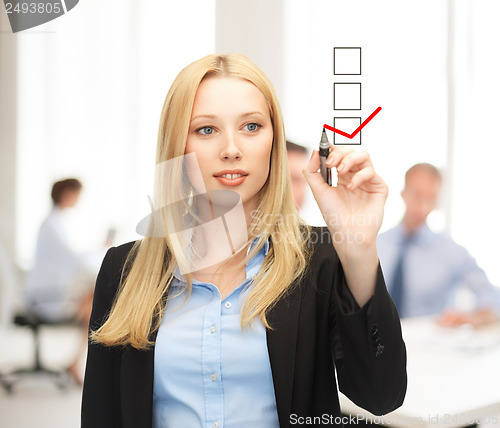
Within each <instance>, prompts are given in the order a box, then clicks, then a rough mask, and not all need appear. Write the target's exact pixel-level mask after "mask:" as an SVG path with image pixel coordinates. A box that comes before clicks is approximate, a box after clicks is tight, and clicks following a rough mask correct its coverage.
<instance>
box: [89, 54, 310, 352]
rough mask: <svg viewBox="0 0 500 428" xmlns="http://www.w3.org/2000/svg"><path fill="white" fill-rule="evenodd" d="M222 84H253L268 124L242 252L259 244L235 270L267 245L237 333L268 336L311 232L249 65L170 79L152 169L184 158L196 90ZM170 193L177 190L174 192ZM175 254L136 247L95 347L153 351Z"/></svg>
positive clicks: (274, 102) (265, 82)
mask: <svg viewBox="0 0 500 428" xmlns="http://www.w3.org/2000/svg"><path fill="white" fill-rule="evenodd" d="M221 77H229V78H240V79H244V80H247V81H249V82H251V83H253V84H254V85H255V86H256V87H257V88H258V89H259V90H260V91H261V92H262V94H263V95H264V97H265V99H266V101H267V104H268V106H269V114H270V117H271V121H272V124H273V143H272V150H271V161H270V170H269V176H268V178H267V181H266V182H265V184H264V185H263V187H262V189H261V190H260V191H259V204H258V208H257V210H255V211H254V212H253V213H252V216H253V218H252V222H251V224H250V226H249V228H248V236H249V240H248V242H247V245H248V244H249V243H250V242H251V241H252V240H253V239H254V238H256V237H258V240H257V242H256V244H255V245H254V246H253V247H252V250H251V251H250V252H249V253H248V255H246V257H245V259H244V260H243V261H241V262H240V263H239V264H237V266H236V267H235V268H234V270H236V269H241V268H242V267H243V266H245V265H246V263H247V262H248V261H249V260H250V259H252V258H253V256H254V255H255V254H256V253H257V252H258V251H259V250H260V249H261V248H262V247H263V246H264V244H265V242H266V241H267V240H268V238H270V247H269V252H268V254H267V256H266V257H265V259H264V262H263V265H262V268H261V269H260V271H259V273H258V275H257V277H256V278H255V280H254V283H253V287H252V289H251V290H250V292H249V293H248V295H247V296H246V298H245V301H244V304H243V307H242V310H241V327H242V329H245V328H246V327H248V326H250V325H251V324H252V323H253V321H254V320H255V318H256V317H258V318H259V319H260V321H261V322H262V323H263V324H264V326H265V327H266V328H272V326H271V325H270V324H269V323H268V320H267V319H266V315H267V314H268V311H269V310H270V309H271V308H272V307H273V306H274V305H275V304H276V303H277V302H278V300H279V299H280V298H282V297H283V296H284V295H285V294H286V293H287V291H289V290H290V288H291V287H292V285H293V284H294V283H295V282H296V280H298V279H299V278H300V277H301V276H303V275H304V273H305V271H306V267H307V265H308V260H309V257H310V251H311V249H310V247H309V245H308V242H309V239H310V233H311V229H310V227H309V226H308V225H307V224H306V223H305V222H304V221H303V220H302V219H301V218H300V217H299V215H298V213H297V211H296V209H295V205H294V202H293V196H292V191H291V184H290V179H289V172H288V161H287V153H286V145H285V130H284V124H283V117H282V112H281V108H280V105H279V102H278V98H277V95H276V91H275V89H274V87H273V85H272V83H271V82H270V80H269V79H268V78H267V76H266V75H265V74H264V73H263V72H262V71H261V70H260V69H259V68H258V67H257V66H256V65H255V64H254V63H252V62H251V61H250V60H249V59H248V58H247V57H245V56H244V55H240V54H235V53H229V54H226V55H216V54H213V55H208V56H206V57H204V58H201V59H199V60H197V61H195V62H193V63H192V64H190V65H188V66H187V67H186V68H184V69H183V70H182V71H181V72H180V73H179V74H178V75H177V77H176V78H175V80H174V82H173V84H172V86H171V87H170V90H169V91H168V94H167V97H166V99H165V103H164V105H163V109H162V113H161V118H160V126H159V133H158V144H157V151H156V163H157V165H158V164H160V163H162V162H165V161H168V160H170V159H173V158H176V157H179V156H183V155H184V152H185V148H186V140H187V136H188V130H189V126H190V119H191V113H192V109H193V103H194V99H195V95H196V91H197V89H198V86H199V85H200V83H201V81H202V80H203V79H207V78H221ZM158 185H159V186H161V184H158ZM155 186H156V184H155ZM172 188H174V189H175V188H177V187H176V185H175V184H174V185H173V186H172ZM156 191H157V189H155V193H156ZM160 193H161V191H160ZM180 249H181V243H180V242H177V241H176V240H175V239H173V238H172V236H169V234H168V233H167V234H166V236H164V237H153V236H149V237H148V236H146V237H145V238H144V239H142V240H140V241H137V242H136V243H135V244H134V246H133V248H132V250H131V251H130V253H129V255H128V257H127V260H126V262H125V266H124V269H123V271H122V277H121V281H120V286H119V289H118V293H117V295H116V297H115V300H114V303H113V306H112V308H111V311H110V313H109V316H108V318H107V320H106V322H105V323H104V324H103V325H102V326H101V327H100V328H99V329H98V330H96V331H93V332H92V333H91V339H92V340H93V341H94V342H98V343H102V344H105V345H108V346H115V345H131V346H133V347H134V348H137V349H146V348H148V347H149V346H151V345H152V344H153V342H152V341H151V334H152V333H153V332H155V331H156V330H157V329H158V328H159V326H160V322H161V318H162V314H163V311H164V309H165V306H166V302H167V299H166V297H167V296H168V293H169V289H170V286H171V283H172V280H173V275H174V273H175V271H176V269H177V267H178V266H179V262H180V260H178V259H179V257H177V255H179V254H181V253H180ZM240 250H241V249H240ZM239 253H240V251H238V252H237V254H239ZM172 255H176V256H175V257H172ZM233 256H234V255H233ZM233 256H231V257H229V258H228V259H227V260H226V262H229V260H230V259H232V258H233ZM181 258H182V257H181ZM181 263H185V260H182V262H181ZM192 279H193V278H192V275H191V274H189V273H188V274H186V287H187V295H189V293H190V291H191V286H192Z"/></svg>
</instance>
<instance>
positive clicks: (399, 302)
mask: <svg viewBox="0 0 500 428" xmlns="http://www.w3.org/2000/svg"><path fill="white" fill-rule="evenodd" d="M410 241H411V238H410V237H405V238H404V239H403V241H402V243H401V246H400V249H399V257H398V261H397V263H396V267H395V269H394V275H393V277H392V287H391V297H392V300H393V301H394V304H395V305H396V308H398V313H399V317H400V318H404V317H405V313H404V310H403V309H404V308H403V301H404V267H405V259H406V253H407V251H408V247H409V243H410Z"/></svg>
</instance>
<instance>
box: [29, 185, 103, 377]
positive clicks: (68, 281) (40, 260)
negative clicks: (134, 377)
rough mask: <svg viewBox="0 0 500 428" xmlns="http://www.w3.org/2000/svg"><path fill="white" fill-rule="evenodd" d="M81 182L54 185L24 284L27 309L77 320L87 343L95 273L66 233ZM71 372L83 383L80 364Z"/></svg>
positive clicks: (40, 314) (49, 318)
mask: <svg viewBox="0 0 500 428" xmlns="http://www.w3.org/2000/svg"><path fill="white" fill-rule="evenodd" d="M81 188H82V184H81V183H80V182H79V181H78V180H77V179H74V178H70V179H66V180H62V181H58V182H57V183H55V184H54V186H53V188H52V195H51V196H52V200H53V203H54V205H53V209H52V211H51V212H50V214H49V215H48V217H47V218H46V219H45V221H44V222H43V223H42V225H41V226H40V230H39V233H38V240H37V246H36V254H35V263H34V266H33V268H32V270H31V271H30V272H29V273H28V275H27V278H26V284H25V300H26V309H27V310H28V311H29V312H30V313H32V314H34V315H35V316H37V317H38V318H39V319H41V320H42V321H45V322H51V323H58V322H64V321H69V320H77V321H79V322H80V323H81V325H82V333H83V336H84V338H83V341H82V347H84V346H86V342H87V330H88V323H89V319H90V313H91V309H92V297H93V285H94V281H95V275H96V272H95V271H92V270H91V269H90V267H89V266H88V265H89V264H88V263H86V260H85V257H84V255H83V254H79V253H77V252H76V251H74V249H73V248H72V247H71V245H70V242H69V240H68V237H67V233H66V227H65V226H66V224H65V223H66V213H67V211H68V210H69V209H70V208H72V207H74V206H75V205H76V203H77V202H78V198H79V196H80V192H81ZM81 355H82V352H79V353H78V355H77V356H76V358H75V361H74V362H73V363H72V364H71V365H70V367H69V369H68V370H69V372H70V374H71V375H72V376H73V377H74V379H75V380H76V381H77V383H79V384H81V382H82V379H81V375H79V374H78V369H77V364H78V362H79V358H80V357H81Z"/></svg>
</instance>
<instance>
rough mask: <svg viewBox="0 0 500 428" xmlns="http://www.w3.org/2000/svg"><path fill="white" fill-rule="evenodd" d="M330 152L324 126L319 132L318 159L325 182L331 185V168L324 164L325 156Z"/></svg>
mask: <svg viewBox="0 0 500 428" xmlns="http://www.w3.org/2000/svg"><path fill="white" fill-rule="evenodd" d="M329 154H330V143H329V142H328V137H327V136H326V132H325V128H323V132H322V133H321V141H320V142H319V159H320V162H321V163H320V171H321V175H322V176H323V179H324V180H325V182H326V183H327V184H328V185H329V186H331V185H332V170H331V168H327V166H326V165H325V162H326V158H327V157H328V155H329Z"/></svg>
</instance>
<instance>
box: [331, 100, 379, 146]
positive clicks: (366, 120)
mask: <svg viewBox="0 0 500 428" xmlns="http://www.w3.org/2000/svg"><path fill="white" fill-rule="evenodd" d="M380 110H382V107H377V108H376V109H375V111H374V112H373V113H372V114H371V115H370V116H368V117H367V118H366V119H365V120H364V122H363V123H362V124H361V125H359V126H358V127H357V128H356V130H355V131H354V132H353V133H352V134H348V133H347V132H344V131H341V130H340V129H337V128H334V127H333V126H329V125H326V124H325V125H323V127H324V128H326V129H329V130H330V131H333V132H336V133H337V134H340V135H343V136H344V137H347V138H351V139H352V138H354V137H355V136H356V135H358V133H359V131H361V130H362V129H363V128H364V127H365V126H366V125H367V124H368V122H369V121H370V120H372V119H373V118H374V117H375V116H376V115H377V113H378V112H379V111H380Z"/></svg>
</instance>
